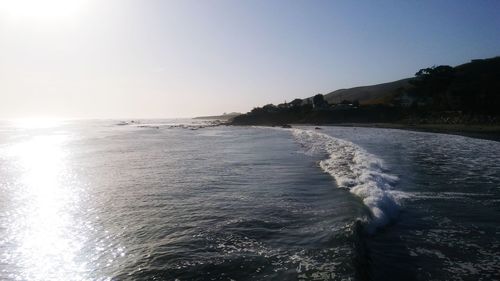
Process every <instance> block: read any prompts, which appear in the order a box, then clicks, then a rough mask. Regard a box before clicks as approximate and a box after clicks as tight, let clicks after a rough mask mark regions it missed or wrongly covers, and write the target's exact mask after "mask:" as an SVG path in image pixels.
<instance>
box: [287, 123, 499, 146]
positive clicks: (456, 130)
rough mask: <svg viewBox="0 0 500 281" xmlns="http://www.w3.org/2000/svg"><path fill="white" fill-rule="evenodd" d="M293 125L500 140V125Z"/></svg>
mask: <svg viewBox="0 0 500 281" xmlns="http://www.w3.org/2000/svg"><path fill="white" fill-rule="evenodd" d="M291 125H292V126H329V127H331V126H338V127H364V128H383V129H399V130H407V131H416V132H428V133H440V134H448V135H459V136H465V137H471V138H477V139H485V140H492V141H498V142H500V125H463V124H457V125H448V124H416V125H407V124H400V123H329V124H300V123H298V124H297V123H295V124H294V123H292V124H291Z"/></svg>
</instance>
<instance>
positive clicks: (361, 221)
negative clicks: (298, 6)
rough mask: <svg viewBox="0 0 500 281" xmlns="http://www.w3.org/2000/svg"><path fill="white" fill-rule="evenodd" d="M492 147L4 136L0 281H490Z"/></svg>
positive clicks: (344, 135)
mask: <svg viewBox="0 0 500 281" xmlns="http://www.w3.org/2000/svg"><path fill="white" fill-rule="evenodd" d="M499 218H500V142H495V141H488V140H481V139H473V138H468V137H463V136H456V135H444V134H434V133H423V132H412V131H403V130H395V129H378V128H356V127H334V126H331V127H327V126H321V127H320V128H315V127H310V126H300V127H294V128H291V129H282V128H270V127H236V126H217V127H210V126H209V127H206V123H205V122H203V121H194V120H140V122H134V123H120V122H119V121H116V120H93V121H92V120H87V121H57V122H56V121H51V122H46V123H40V122H38V123H33V122H7V121H5V122H2V123H1V124H0V280H500V219H499Z"/></svg>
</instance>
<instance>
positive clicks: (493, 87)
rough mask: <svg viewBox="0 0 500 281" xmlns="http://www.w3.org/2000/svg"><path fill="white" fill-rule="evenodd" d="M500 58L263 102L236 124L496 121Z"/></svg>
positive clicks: (499, 101) (499, 116) (498, 119)
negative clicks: (279, 100) (369, 83)
mask: <svg viewBox="0 0 500 281" xmlns="http://www.w3.org/2000/svg"><path fill="white" fill-rule="evenodd" d="M499 108H500V57H494V58H488V59H477V60H472V61H471V62H468V63H465V64H462V65H459V66H456V67H452V66H449V65H438V66H431V67H428V68H423V69H420V70H418V71H417V72H416V73H415V77H413V78H407V79H402V80H398V81H394V82H389V83H384V84H378V85H372V86H362V87H355V88H350V89H341V90H337V91H334V92H331V93H328V94H326V95H322V94H317V95H315V96H314V97H309V98H306V99H294V100H293V101H291V102H289V103H286V102H285V103H282V104H278V105H273V104H266V105H264V106H262V107H256V108H254V109H252V110H251V111H250V112H248V113H246V114H243V115H239V116H236V117H234V118H233V119H232V120H231V121H230V122H231V123H232V124H237V125H261V124H267V125H280V124H288V123H309V124H334V123H363V122H364V123H377V122H378V123H405V124H447V125H456V124H476V125H495V126H496V125H499V124H500V110H499Z"/></svg>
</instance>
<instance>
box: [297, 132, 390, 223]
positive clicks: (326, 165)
mask: <svg viewBox="0 0 500 281" xmlns="http://www.w3.org/2000/svg"><path fill="white" fill-rule="evenodd" d="M291 131H292V132H293V135H294V137H295V139H296V140H297V141H298V142H299V143H300V144H301V145H302V146H304V147H305V148H306V149H307V150H308V151H309V152H312V153H316V152H318V151H323V152H325V153H327V154H328V155H329V157H328V158H327V159H324V160H322V161H321V162H320V166H321V168H322V169H323V170H324V171H325V172H327V173H329V174H330V175H332V176H333V178H334V179H335V181H336V183H337V185H338V187H340V188H346V189H348V190H349V191H350V192H351V193H353V194H355V195H356V196H358V197H359V198H361V200H363V203H364V204H365V205H366V206H367V207H368V209H369V210H370V212H371V215H372V219H371V223H370V224H369V226H370V227H369V229H368V230H369V231H374V230H375V229H376V228H377V227H380V226H383V225H385V224H387V223H389V222H390V220H391V219H393V218H394V217H395V216H396V215H397V214H398V210H399V203H398V202H397V196H393V194H392V191H391V190H392V189H393V185H394V183H395V182H397V180H398V177H396V176H394V175H390V174H387V173H386V172H384V171H385V169H384V164H383V162H382V161H381V160H380V159H378V158H377V157H376V156H374V155H372V154H370V153H368V152H366V151H365V150H364V149H363V148H361V147H359V146H357V145H355V144H353V143H351V142H349V141H345V140H341V139H337V138H334V137H332V136H329V135H326V134H324V133H319V132H316V131H312V130H304V129H292V130H291ZM394 195H396V194H394Z"/></svg>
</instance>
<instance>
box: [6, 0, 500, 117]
mask: <svg viewBox="0 0 500 281" xmlns="http://www.w3.org/2000/svg"><path fill="white" fill-rule="evenodd" d="M498 55H500V1H495V0H493V1H481V0H479V1H469V0H467V1H458V0H453V1H396V0H395V1H306V0H303V1H275V0H255V1H237V0H236V1H233V0H227V1H224V0H220V1H219V0H217V1H215V0H199V1H189V0H179V1H162V0H156V1H155V0H134V1H133V0H88V1H86V0H43V1H42V0H0V98H1V99H0V118H2V119H5V118H40V117H44V118H125V117H128V118H140V117H144V118H149V117H189V116H197V115H207V114H219V113H222V112H230V111H240V112H246V111H248V110H250V109H251V108H252V107H254V106H260V105H263V104H266V103H281V102H283V101H284V100H287V101H290V100H292V99H293V98H296V97H308V96H311V95H314V94H316V93H328V92H330V91H333V90H336V89H339V88H347V87H353V86H361V85H368V84H377V83H382V82H389V81H392V80H397V79H401V78H406V77H409V76H413V74H414V73H415V72H416V71H417V70H418V69H420V68H423V67H428V66H432V65H439V64H449V65H458V64H461V63H465V62H467V61H469V60H471V59H475V58H486V57H493V56H498Z"/></svg>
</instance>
